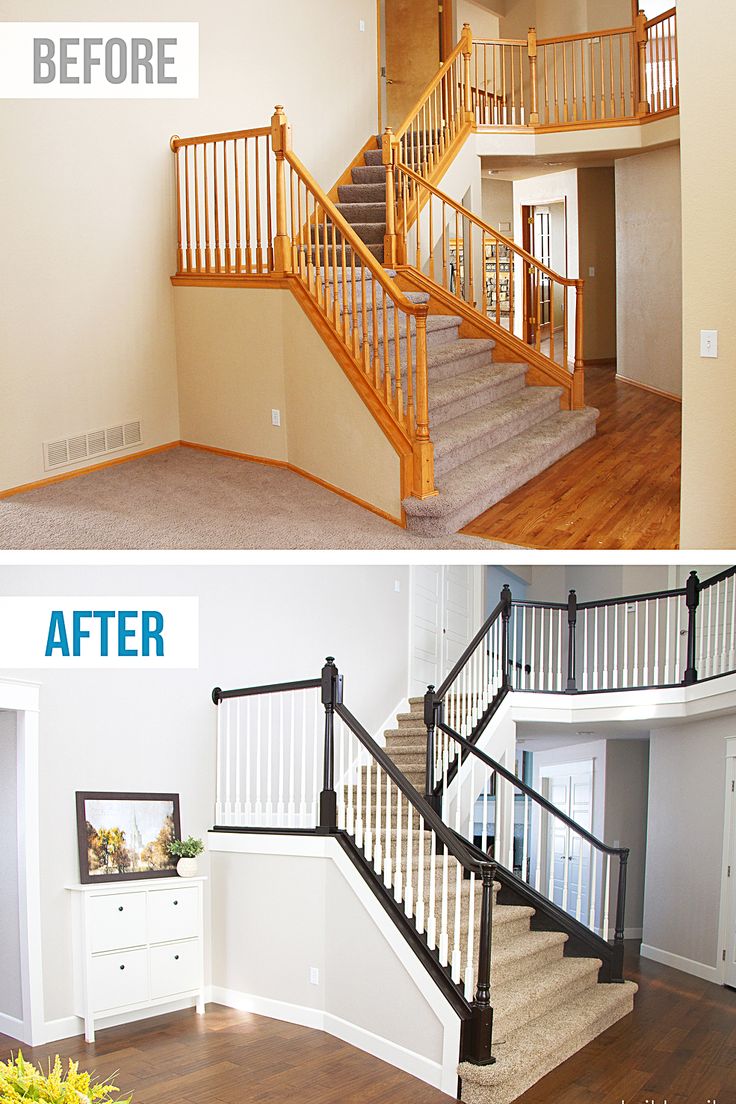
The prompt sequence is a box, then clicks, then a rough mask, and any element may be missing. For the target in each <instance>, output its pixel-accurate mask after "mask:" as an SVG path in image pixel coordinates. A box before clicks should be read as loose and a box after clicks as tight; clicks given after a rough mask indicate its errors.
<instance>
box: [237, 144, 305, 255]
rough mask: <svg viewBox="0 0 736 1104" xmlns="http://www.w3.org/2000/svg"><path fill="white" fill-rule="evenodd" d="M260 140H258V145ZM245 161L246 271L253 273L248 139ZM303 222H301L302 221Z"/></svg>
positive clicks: (245, 147)
mask: <svg viewBox="0 0 736 1104" xmlns="http://www.w3.org/2000/svg"><path fill="white" fill-rule="evenodd" d="M257 142H258V139H257V138H256V143H257ZM243 161H244V167H245V172H244V177H245V180H244V187H245V190H244V193H243V194H244V198H245V271H246V272H252V271H253V244H252V243H253V238H252V236H251V225H250V155H249V150H248V139H247V138H246V139H245V146H244V151H243ZM300 222H301V220H300Z"/></svg>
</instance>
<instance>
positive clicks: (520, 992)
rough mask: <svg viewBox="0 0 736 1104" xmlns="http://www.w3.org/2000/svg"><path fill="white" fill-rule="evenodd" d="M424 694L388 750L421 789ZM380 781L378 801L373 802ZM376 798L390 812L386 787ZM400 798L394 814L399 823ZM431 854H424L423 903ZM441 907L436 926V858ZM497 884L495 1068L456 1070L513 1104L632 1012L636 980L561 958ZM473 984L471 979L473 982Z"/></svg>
mask: <svg viewBox="0 0 736 1104" xmlns="http://www.w3.org/2000/svg"><path fill="white" fill-rule="evenodd" d="M423 708H424V702H423V699H422V698H412V699H410V710H411V711H410V712H409V713H403V714H399V716H398V718H397V724H398V726H397V728H395V729H391V730H389V731H387V732H386V734H385V735H386V751H387V753H388V755H389V756H390V757H391V759H392V760H393V761H394V762H395V764H396V765H397V767H399V768H400V769H401V770H402V771H403V772H404V774H405V775H406V776H407V778H408V780H409V781H410V782H411V784H412V785H413V786H414V788H415V789H416V790H417V791H418V792H420V793H421V792H422V791H423V789H424V760H425V751H426V740H427V730H426V728H425V726H424V723H423ZM375 797H376V793H375V787H374V792H373V794H372V800H373V801H375ZM379 800H380V802H381V805H382V810H383V814H382V815H383V821H384V823H385V817H386V812H387V810H386V794H385V788H381V792H380V799H379ZM396 813H397V808H396V799H395V797H394V801H393V802H392V808H391V815H392V817H393V823H396V820H395V817H396ZM402 818H403V823H404V839H405V847H406V845H407V844H408V822H407V813H406V802H404V803H403V806H402ZM411 839H412V850H413V853H414V856H415V861H417V862H418V860H419V843H418V830H417V825H416V823H413V825H412V835H411ZM430 864H431V860H430V859H429V858H428V857H426V856H425V857H424V863H423V865H424V870H425V894H424V898H425V909H426V910H427V915H428V909H429V900H428V885H429V881H430V873H431V865H430ZM435 868H436V869H435V886H436V899H435V911H436V915H437V923H438V925H439V910H440V898H441V890H440V885H441V879H442V869H441V868H442V864H441V861H440V857H439V856H438V857H437V858H436V860H435ZM500 888H501V887H500V885H499V884H498V883H495V884H494V910H493V934H492V947H493V951H492V971H491V1003H492V1005H493V1010H494V1026H493V1040H494V1042H493V1054H494V1057H495V1058H496V1062H495V1063H494V1064H493V1065H491V1066H474V1065H471V1064H470V1063H463V1064H461V1065H460V1066H459V1069H458V1074H459V1076H460V1079H461V1084H462V1094H461V1098H462V1100H463V1101H466V1104H510V1102H511V1101H513V1100H515V1099H516V1098H517V1097H518V1096H520V1095H521V1094H522V1093H523V1092H525V1091H526V1090H527V1089H528V1088H529V1087H530V1086H531V1085H533V1084H534V1083H535V1082H536V1081H538V1080H539V1078H540V1077H543V1076H544V1075H545V1074H546V1073H549V1072H550V1070H552V1069H554V1068H555V1067H556V1066H558V1065H560V1064H561V1063H562V1062H564V1061H565V1060H566V1059H567V1058H569V1057H570V1056H571V1055H573V1054H575V1053H576V1052H577V1051H578V1050H580V1049H581V1048H582V1047H584V1046H585V1045H586V1044H587V1043H589V1042H590V1041H591V1040H592V1039H594V1038H595V1037H596V1036H598V1035H600V1034H601V1033H602V1032H603V1031H605V1030H606V1029H607V1028H609V1027H611V1026H612V1025H613V1024H614V1023H616V1022H617V1021H618V1020H620V1019H621V1018H622V1017H624V1016H626V1015H627V1014H628V1013H629V1012H631V1011H632V1009H633V1004H634V995H635V993H636V991H637V986H636V985H634V984H632V983H630V982H626V983H624V984H623V985H615V984H599V983H598V970H599V967H600V966H601V962H600V960H599V959H593V958H577V957H575V958H573V957H565V955H564V949H565V943H566V941H567V936H566V935H564V934H563V933H562V932H555V931H534V930H532V928H531V926H530V925H531V921H532V918H533V916H534V909H533V908H528V907H524V906H519V905H504V904H499V903H498V901H497V899H496V898H497V897H498V892H499V890H500ZM448 899H449V908H448V918H449V948H450V952H451V951H452V947H453V943H454V926H455V923H456V916H455V900H456V885H455V880H454V878H451V879H450V880H449V883H448ZM461 900H462V907H461V916H460V928H459V930H460V934H461V939H463V938H464V937H465V936H466V934H467V931H468V922H469V916H468V914H467V899H466V897H465V896H462V897H461ZM473 924H474V931H475V940H476V945H477V940H478V939H479V937H480V886H476V891H475V909H474V914H473ZM473 981H474V979H473Z"/></svg>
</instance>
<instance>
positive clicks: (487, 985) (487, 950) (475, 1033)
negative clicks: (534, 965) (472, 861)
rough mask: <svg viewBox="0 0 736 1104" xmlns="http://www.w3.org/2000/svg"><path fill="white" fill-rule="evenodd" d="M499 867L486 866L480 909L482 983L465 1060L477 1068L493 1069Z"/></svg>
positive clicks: (470, 1024)
mask: <svg viewBox="0 0 736 1104" xmlns="http://www.w3.org/2000/svg"><path fill="white" fill-rule="evenodd" d="M495 870H496V868H495V866H493V864H491V863H488V864H487V865H486V864H485V863H484V865H483V872H482V881H483V894H482V897H481V905H480V938H479V940H478V943H479V946H478V981H477V989H476V993H475V999H474V1001H473V1005H472V1007H473V1013H472V1017H471V1019H470V1023H469V1027H468V1032H469V1034H468V1045H467V1047H464V1048H463V1049H464V1050H465V1058H466V1060H467V1061H468V1062H472V1063H473V1065H476V1066H490V1065H491V1064H492V1063H493V1062H495V1061H496V1059H495V1058H493V1057H492V1056H491V1044H492V1041H493V1009H492V1008H491V930H492V924H493V875H494V873H495Z"/></svg>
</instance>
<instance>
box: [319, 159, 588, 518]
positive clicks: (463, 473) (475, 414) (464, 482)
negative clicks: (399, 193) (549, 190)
mask: <svg viewBox="0 0 736 1104" xmlns="http://www.w3.org/2000/svg"><path fill="white" fill-rule="evenodd" d="M352 177H353V182H352V183H351V184H343V185H341V186H340V187H339V189H338V196H339V201H340V202H339V204H338V207H339V210H340V211H341V213H342V214H343V216H344V217H345V218H346V219H347V221H348V222H349V223H351V225H352V226H353V228H354V230H355V231H356V233H357V234H358V236H359V237H361V238H362V240H363V241H364V242H365V244H366V245H367V247H368V248H369V249H370V251H371V252H372V253H373V255H374V256H375V257H376V259H377V260H379V261H380V262H381V263H383V259H384V247H383V237H384V234H385V232H386V205H385V201H386V197H385V187H386V170H385V168H384V167H383V164H382V153H381V149H380V142H379V140H378V139H376V148H375V149H368V150H367V151H366V152H365V154H364V164H363V165H359V166H358V167H356V168H354V169H353V170H352ZM387 271H389V274H390V275H395V273H394V272H393V271H391V270H387ZM408 297H409V298H410V299H411V300H412V301H413V302H415V303H421V302H426V301H427V300H428V298H429V296H428V295H422V294H421V293H416V292H415V293H410V294H409V295H408ZM368 309H369V311H372V303H370V304H368ZM377 310H378V314H379V319H378V327H377V332H378V333H382V326H383V301H382V298H381V297H380V295H379V296H377ZM371 321H372V318H371ZM371 321H369V325H368V329H369V339H370V336H371V333H372V324H371ZM461 322H462V319H461V318H460V317H458V316H455V315H438V314H431V315H430V316H429V318H428V320H427V367H428V376H429V423H430V436H431V438H432V441H433V443H434V450H435V452H434V455H435V483H436V487H437V490H438V492H439V494H438V495H436V496H435V497H433V498H427V499H423V500H419V499H416V498H407V499H406V500H405V501H404V502H403V507H404V512H405V515H406V523H407V527H408V528H409V529H410V530H412V532H415V533H418V534H421V535H422V536H425V537H437V536H440V535H442V534H449V533H455V532H457V531H458V530H460V529H462V528H463V527H464V526H465V525H467V524H468V523H469V522H470V521H472V520H473V519H474V518H476V517H478V516H479V515H480V514H482V513H484V511H486V510H488V509H489V508H490V507H491V506H493V505H495V504H496V503H497V502H500V501H501V499H503V498H506V496H507V495H509V494H511V493H512V492H513V491H515V490H518V488H519V487H521V486H523V485H524V484H525V483H527V482H528V481H529V480H530V479H533V478H534V476H536V475H539V474H540V473H541V472H543V471H545V470H546V469H547V468H548V467H550V466H551V465H552V464H554V463H555V462H556V461H557V460H560V459H562V457H563V456H566V455H567V454H568V453H569V452H572V451H573V449H576V448H578V447H579V446H580V445H582V444H584V442H585V441H587V440H589V439H590V438H591V437H593V436H595V430H596V420H597V418H598V411H597V410H593V409H592V408H586V409H584V410H575V411H568V410H561V409H560V395H561V391H560V389H559V388H556V387H530V386H527V384H526V373H527V371H528V365H527V364H525V363H523V362H518V363H503V362H499V361H496V360H494V359H493V358H494V350H495V346H496V343H495V342H494V341H493V340H490V339H489V340H479V339H472V338H461V337H460V334H459V329H460V325H461ZM388 332H389V335H390V338H391V340H390V341H389V349H388V353H389V362H390V364H391V368H390V371H391V374H392V376H393V375H394V367H393V358H394V353H395V345H394V340H393V336H394V334H393V311H390V312H389V318H388ZM399 345H400V348H399V352H400V360H401V366H402V371H403V372H404V373H405V371H406V338H405V337H403V338H400V342H399ZM380 356H381V357H382V353H381V354H380ZM402 384H403V389H404V394H405V395H406V393H407V392H406V380H405V379H403V380H402Z"/></svg>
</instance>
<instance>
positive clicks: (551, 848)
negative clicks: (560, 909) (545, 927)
mask: <svg viewBox="0 0 736 1104" xmlns="http://www.w3.org/2000/svg"><path fill="white" fill-rule="evenodd" d="M546 821H547V825H548V831H547V851H548V855H547V858H548V860H549V885H548V886H547V896H548V897H549V899H550V901H554V899H555V898H554V892H555V841H554V821H553V820H551V819H550V815H549V813H548V814H547V817H546ZM549 828H551V829H552V831H551V832H550V831H549Z"/></svg>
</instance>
